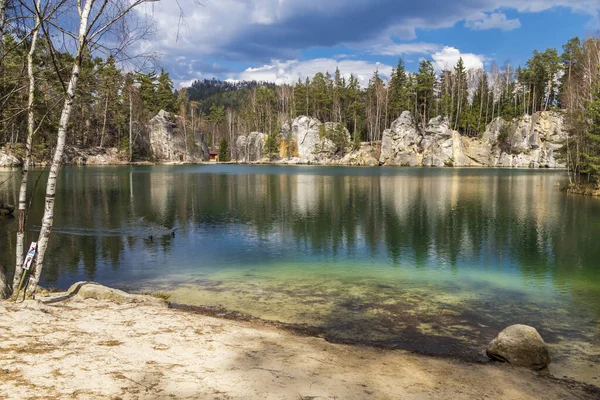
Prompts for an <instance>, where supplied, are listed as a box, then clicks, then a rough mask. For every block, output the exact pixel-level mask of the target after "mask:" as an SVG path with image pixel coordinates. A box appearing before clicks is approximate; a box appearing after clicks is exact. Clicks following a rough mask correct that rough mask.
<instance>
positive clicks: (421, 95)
mask: <svg viewBox="0 0 600 400" xmlns="http://www.w3.org/2000/svg"><path fill="white" fill-rule="evenodd" d="M416 78H417V82H416V84H417V86H416V88H417V99H418V101H417V110H418V114H417V115H415V118H417V119H418V120H420V121H421V123H422V125H423V128H424V127H425V125H426V124H427V121H428V120H429V115H430V113H431V107H432V106H433V93H434V91H433V88H434V85H435V79H436V78H435V69H434V68H433V64H432V63H431V61H428V60H424V61H421V64H420V66H419V72H417V76H416Z"/></svg>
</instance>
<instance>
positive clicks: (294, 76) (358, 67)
mask: <svg viewBox="0 0 600 400" xmlns="http://www.w3.org/2000/svg"><path fill="white" fill-rule="evenodd" d="M336 68H339V69H340V72H341V74H342V76H344V77H345V78H346V79H349V78H350V74H354V76H355V77H356V78H357V79H358V81H359V82H360V84H361V85H362V86H366V85H367V84H368V83H369V79H370V78H371V77H372V76H373V73H374V72H375V71H376V70H378V71H379V74H380V75H382V76H383V77H385V78H387V77H389V76H390V74H391V72H392V67H391V66H390V65H385V64H381V63H372V62H368V61H361V60H335V59H331V58H316V59H314V60H308V61H298V60H288V61H281V60H272V61H271V63H270V64H267V65H263V66H262V67H258V68H248V69H246V70H245V71H244V72H242V73H240V74H239V75H237V76H235V77H234V76H232V77H230V78H231V79H234V80H256V81H266V82H275V83H278V84H282V83H289V84H294V83H296V82H297V81H298V79H301V80H305V79H306V78H307V77H308V78H312V77H313V76H314V75H315V74H316V73H317V72H322V73H325V72H327V71H329V73H330V74H332V75H333V74H334V72H335V69H336Z"/></svg>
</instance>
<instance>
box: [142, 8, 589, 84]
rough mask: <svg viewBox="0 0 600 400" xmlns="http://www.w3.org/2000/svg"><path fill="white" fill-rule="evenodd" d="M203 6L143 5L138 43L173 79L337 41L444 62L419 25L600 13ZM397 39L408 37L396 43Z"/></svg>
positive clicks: (511, 22)
mask: <svg viewBox="0 0 600 400" xmlns="http://www.w3.org/2000/svg"><path fill="white" fill-rule="evenodd" d="M203 3H204V4H203V5H202V6H198V4H197V1H196V0H178V1H177V2H175V1H172V0H170V1H169V0H168V1H161V2H158V3H149V4H148V5H147V6H146V7H145V8H144V7H143V8H141V9H140V12H141V13H142V14H143V13H144V12H147V13H150V14H151V15H152V16H154V20H155V25H156V35H155V36H154V37H153V38H151V40H149V41H148V42H147V43H146V44H145V45H142V46H148V47H143V50H145V51H151V50H152V51H156V52H158V53H159V54H161V55H162V63H163V65H164V66H165V67H166V68H167V69H168V70H169V71H170V72H171V73H172V75H173V78H174V79H176V80H186V81H187V80H189V79H192V78H194V77H196V76H199V75H200V74H199V72H202V73H203V75H205V76H207V77H212V75H211V74H213V73H214V74H215V76H219V77H223V76H227V74H225V73H223V72H210V71H209V69H207V68H205V67H204V66H199V65H194V66H193V67H192V68H189V67H188V66H189V65H191V63H192V61H191V60H198V59H200V60H210V61H207V62H212V61H214V60H216V61H217V62H222V61H224V60H226V61H235V62H243V63H244V65H248V63H256V64H257V65H260V64H261V63H270V60H272V59H279V60H293V59H295V58H298V57H300V55H301V53H302V51H304V50H307V49H310V48H314V47H319V48H334V47H336V46H341V45H343V46H345V47H347V48H349V49H350V50H356V51H359V52H364V53H369V54H378V55H384V56H398V55H402V54H417V55H425V56H428V55H430V54H432V55H436V57H437V59H436V58H434V60H436V65H438V61H439V63H441V64H442V65H443V64H444V63H445V62H447V61H446V60H444V58H445V57H447V56H448V54H447V51H445V49H441V48H440V47H439V46H437V45H435V44H431V43H423V42H414V40H415V37H416V32H418V29H437V28H442V27H453V26H455V25H456V24H457V23H461V22H464V23H465V25H466V26H468V27H470V28H471V29H479V30H481V29H504V30H509V29H516V28H518V27H519V26H520V21H519V19H516V18H515V19H508V18H507V17H506V15H505V14H504V13H503V12H501V11H500V10H505V9H510V10H514V11H516V12H527V13H533V12H539V11H544V10H548V9H551V8H554V7H557V6H563V7H566V8H568V9H570V10H575V11H578V12H582V13H587V14H589V15H591V16H597V15H598V11H599V10H600V2H599V1H598V0H476V1H475V0H455V1H439V0H419V1H413V0H377V1H373V0H328V1H323V0H210V1H203ZM178 4H180V5H181V7H182V8H183V11H184V14H185V25H184V26H183V27H180V24H179V22H180V11H179V7H178ZM398 39H401V40H412V41H413V42H411V43H401V44H398V43H394V41H393V40H398ZM532 46H535V44H532ZM467 56H468V54H466V55H465V58H467ZM471 56H472V57H471V59H472V61H474V62H475V61H477V60H478V62H481V61H482V57H481V56H477V55H471ZM333 58H335V57H333ZM415 58H416V57H415ZM364 63H366V62H364ZM366 64H368V63H366ZM228 65H230V64H228ZM284 71H285V70H284ZM275 72H277V71H275ZM263 73H265V72H263ZM275 75H277V74H275Z"/></svg>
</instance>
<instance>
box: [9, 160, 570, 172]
mask: <svg viewBox="0 0 600 400" xmlns="http://www.w3.org/2000/svg"><path fill="white" fill-rule="evenodd" d="M183 165H246V166H280V167H295V166H298V167H308V166H311V167H345V168H353V167H356V168H399V169H401V168H419V169H450V170H451V169H473V170H476V169H483V170H487V169H505V170H518V171H567V168H565V167H510V166H468V165H465V166H443V167H437V166H424V165H423V166H420V165H415V166H411V165H388V164H380V165H357V164H337V163H310V162H307V163H289V162H285V161H284V162H260V161H256V162H233V161H230V162H209V161H202V162H180V161H134V162H122V163H105V164H71V163H68V164H63V165H62V167H80V168H85V167H125V166H134V167H135V166H183ZM21 167H22V166H12V167H11V166H1V167H0V170H3V169H4V170H18V169H20V168H21ZM43 169H45V167H44V166H43V165H36V166H34V167H32V168H30V171H35V170H43Z"/></svg>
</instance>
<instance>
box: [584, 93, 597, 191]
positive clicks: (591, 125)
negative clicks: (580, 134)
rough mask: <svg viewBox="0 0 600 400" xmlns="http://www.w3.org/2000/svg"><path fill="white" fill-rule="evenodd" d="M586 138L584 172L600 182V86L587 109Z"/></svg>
mask: <svg viewBox="0 0 600 400" xmlns="http://www.w3.org/2000/svg"><path fill="white" fill-rule="evenodd" d="M585 114H586V119H587V127H586V136H587V139H588V145H587V146H586V147H585V149H584V150H583V153H582V154H583V160H584V165H583V167H582V172H583V173H586V174H588V175H589V176H590V177H591V178H592V179H593V180H595V181H600V86H596V88H595V91H594V94H593V98H592V100H591V101H590V102H589V104H588V105H587V107H586V112H585Z"/></svg>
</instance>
